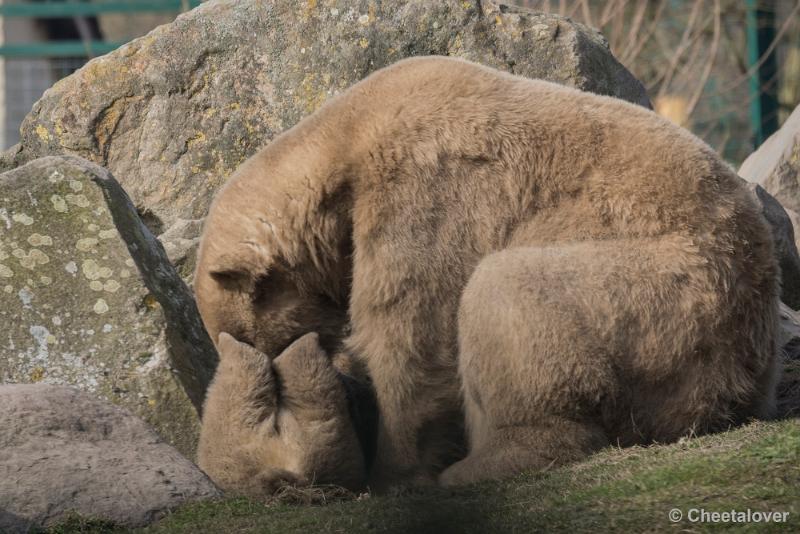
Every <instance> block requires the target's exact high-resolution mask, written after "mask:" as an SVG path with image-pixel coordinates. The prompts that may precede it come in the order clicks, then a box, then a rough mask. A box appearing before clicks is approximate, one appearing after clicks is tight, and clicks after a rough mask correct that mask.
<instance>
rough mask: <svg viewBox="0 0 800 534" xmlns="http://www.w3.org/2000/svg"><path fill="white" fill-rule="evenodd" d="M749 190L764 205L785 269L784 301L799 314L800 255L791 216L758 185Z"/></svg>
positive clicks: (765, 215) (781, 262)
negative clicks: (797, 310)
mask: <svg viewBox="0 0 800 534" xmlns="http://www.w3.org/2000/svg"><path fill="white" fill-rule="evenodd" d="M747 186H748V188H749V189H750V191H752V193H753V195H754V196H755V197H756V200H758V203H759V204H761V210H762V213H763V214H764V218H765V219H767V222H768V223H769V225H770V228H771V230H772V240H773V242H774V243H775V255H776V256H777V258H778V264H779V265H780V268H781V300H782V301H783V302H784V303H786V304H788V305H789V306H790V307H791V308H793V309H795V310H796V309H800V255H798V252H797V245H796V241H795V232H794V227H793V223H792V219H791V216H790V215H789V213H787V211H786V210H784V209H783V206H781V203H780V202H778V201H777V200H776V199H775V197H773V196H772V195H770V194H769V193H767V191H766V190H765V189H764V188H763V187H761V186H760V185H758V184H754V183H749V184H747Z"/></svg>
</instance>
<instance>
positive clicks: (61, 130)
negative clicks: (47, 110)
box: [55, 119, 64, 137]
mask: <svg viewBox="0 0 800 534" xmlns="http://www.w3.org/2000/svg"><path fill="white" fill-rule="evenodd" d="M55 130H56V135H57V136H58V137H61V135H62V134H63V133H64V123H62V122H61V119H56V126H55Z"/></svg>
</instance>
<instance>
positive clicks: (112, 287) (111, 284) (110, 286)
mask: <svg viewBox="0 0 800 534" xmlns="http://www.w3.org/2000/svg"><path fill="white" fill-rule="evenodd" d="M120 287H122V286H120V285H119V282H117V281H116V280H109V281H107V282H106V283H105V284H103V290H105V291H108V292H109V293H116V292H117V290H118V289H119V288H120Z"/></svg>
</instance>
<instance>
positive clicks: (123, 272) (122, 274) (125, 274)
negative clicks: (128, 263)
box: [119, 269, 131, 278]
mask: <svg viewBox="0 0 800 534" xmlns="http://www.w3.org/2000/svg"><path fill="white" fill-rule="evenodd" d="M119 275H120V277H122V278H129V277H130V276H131V272H130V271H129V270H128V269H122V270H121V271H120V272H119Z"/></svg>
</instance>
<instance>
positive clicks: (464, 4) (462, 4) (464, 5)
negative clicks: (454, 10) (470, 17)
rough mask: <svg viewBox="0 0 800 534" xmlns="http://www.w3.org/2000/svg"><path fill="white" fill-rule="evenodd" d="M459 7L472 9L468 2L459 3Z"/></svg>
mask: <svg viewBox="0 0 800 534" xmlns="http://www.w3.org/2000/svg"><path fill="white" fill-rule="evenodd" d="M461 7H463V8H464V9H472V4H471V3H470V2H461Z"/></svg>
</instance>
